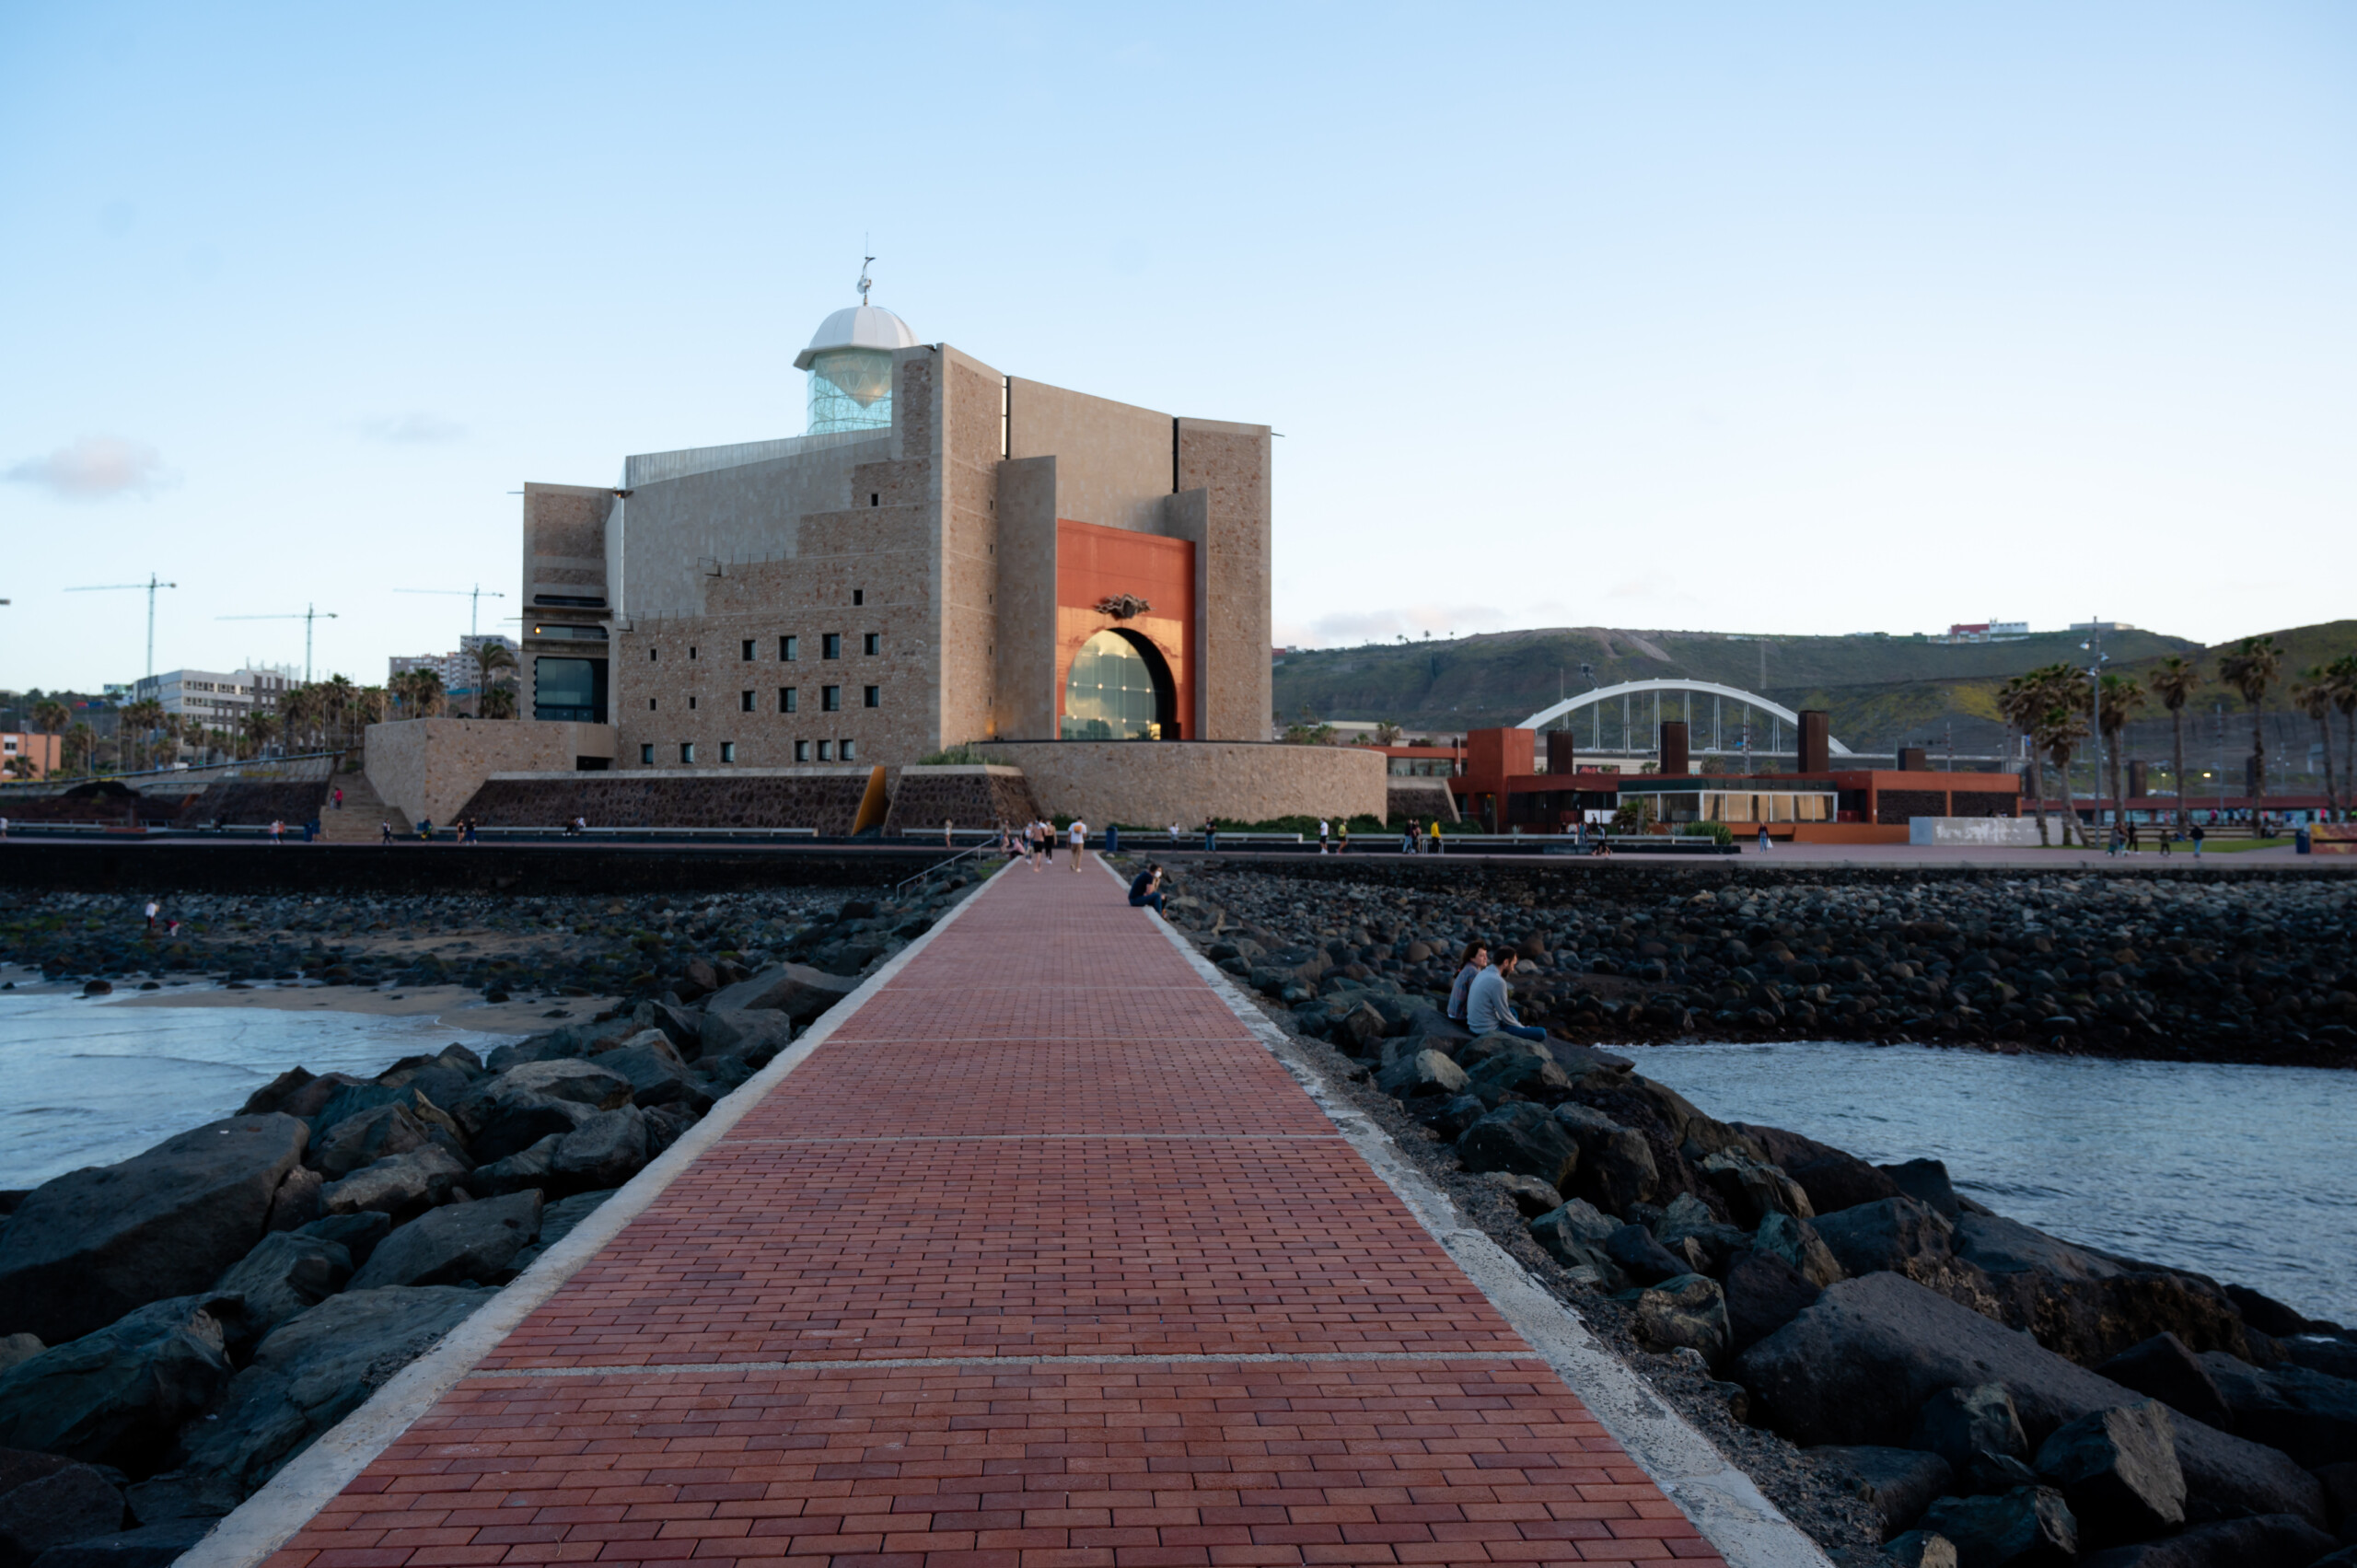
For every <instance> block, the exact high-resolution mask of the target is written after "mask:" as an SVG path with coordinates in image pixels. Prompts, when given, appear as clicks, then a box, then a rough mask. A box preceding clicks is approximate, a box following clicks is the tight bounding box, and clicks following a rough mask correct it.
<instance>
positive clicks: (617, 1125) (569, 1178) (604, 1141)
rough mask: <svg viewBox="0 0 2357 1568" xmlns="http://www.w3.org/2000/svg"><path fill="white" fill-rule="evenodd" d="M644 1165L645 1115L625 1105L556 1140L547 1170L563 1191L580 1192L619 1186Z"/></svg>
mask: <svg viewBox="0 0 2357 1568" xmlns="http://www.w3.org/2000/svg"><path fill="white" fill-rule="evenodd" d="M534 1146H535V1147H537V1146H538V1145H537V1144H536V1145H534ZM645 1164H646V1113H645V1112H644V1111H642V1110H640V1109H638V1107H636V1106H634V1105H626V1106H623V1107H622V1108H621V1109H619V1110H601V1111H599V1112H598V1114H597V1115H595V1116H593V1117H591V1118H590V1119H589V1120H588V1121H585V1122H583V1123H582V1124H581V1125H580V1126H578V1127H576V1128H575V1129H574V1130H573V1131H572V1132H567V1133H566V1134H565V1135H564V1136H563V1137H562V1138H560V1139H558V1140H557V1144H556V1147H555V1149H554V1150H553V1151H552V1153H551V1156H550V1159H549V1171H550V1174H551V1175H552V1177H554V1178H555V1179H556V1182H557V1185H558V1186H559V1187H560V1188H562V1189H563V1191H568V1192H579V1191H591V1190H594V1189H598V1188H613V1187H619V1186H621V1184H622V1183H623V1182H625V1181H628V1180H629V1179H631V1178H632V1177H633V1176H636V1175H637V1174H638V1173H639V1171H640V1169H641V1168H643V1167H644V1166H645Z"/></svg>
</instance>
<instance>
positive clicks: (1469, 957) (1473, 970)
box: [1448, 942, 1490, 1024]
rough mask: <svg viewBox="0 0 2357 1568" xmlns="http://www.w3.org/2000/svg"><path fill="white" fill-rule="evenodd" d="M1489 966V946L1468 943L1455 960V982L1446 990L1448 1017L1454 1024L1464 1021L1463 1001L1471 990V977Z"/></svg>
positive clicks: (1485, 943)
mask: <svg viewBox="0 0 2357 1568" xmlns="http://www.w3.org/2000/svg"><path fill="white" fill-rule="evenodd" d="M1489 965H1490V945H1489V944H1488V943H1487V942H1468V943H1467V944H1465V954H1464V956H1463V957H1462V958H1459V959H1458V960H1457V980H1456V982H1455V983H1454V984H1452V985H1450V986H1449V988H1448V1016H1449V1017H1450V1019H1451V1020H1452V1021H1454V1022H1456V1023H1460V1024H1461V1023H1463V1022H1464V1021H1465V1000H1466V997H1467V995H1468V993H1470V992H1471V991H1472V989H1473V977H1474V976H1475V975H1477V974H1480V972H1481V971H1482V970H1485V969H1487V968H1488V967H1489Z"/></svg>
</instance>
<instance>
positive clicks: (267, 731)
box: [245, 708, 281, 757]
mask: <svg viewBox="0 0 2357 1568" xmlns="http://www.w3.org/2000/svg"><path fill="white" fill-rule="evenodd" d="M280 727H281V726H280V723H279V717H278V715H277V714H274V713H272V712H271V711H270V710H269V709H268V708H255V709H253V710H251V711H250V712H249V713H248V714H246V721H245V730H246V740H247V742H248V743H249V744H250V745H251V746H252V748H253V753H252V754H253V755H254V756H256V757H259V756H261V754H262V752H263V751H264V750H266V749H268V748H269V746H270V743H271V741H272V740H273V739H275V738H277V736H278V733H279V730H280Z"/></svg>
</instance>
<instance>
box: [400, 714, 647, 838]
mask: <svg viewBox="0 0 2357 1568" xmlns="http://www.w3.org/2000/svg"><path fill="white" fill-rule="evenodd" d="M367 756H368V783H369V784H370V786H371V787H373V788H374V789H375V790H376V792H377V799H379V800H382V801H383V802H385V803H386V804H387V805H388V806H390V807H393V809H395V810H396V811H399V812H400V813H401V816H402V818H403V819H406V820H407V821H408V822H410V823H411V824H412V825H414V824H415V823H416V822H417V819H419V818H421V817H430V818H432V819H434V820H435V821H436V822H447V821H451V820H453V819H456V818H457V817H458V815H459V811H460V810H461V809H462V808H463V807H465V806H466V804H467V802H468V800H469V799H470V797H471V796H473V795H474V793H475V791H476V790H478V789H480V788H481V787H482V782H483V781H484V780H485V779H487V778H489V777H490V776H491V775H492V774H493V773H504V772H520V771H525V770H534V771H538V770H548V771H552V772H553V771H558V770H563V771H566V772H570V771H572V770H573V769H574V768H575V767H577V766H578V765H579V763H580V762H581V761H582V760H583V759H588V760H590V761H608V762H610V761H612V759H613V756H614V731H613V727H612V726H610V725H602V724H554V723H542V722H541V721H540V720H537V719H404V720H402V721H401V722H399V723H397V724H372V725H370V726H368V747H367Z"/></svg>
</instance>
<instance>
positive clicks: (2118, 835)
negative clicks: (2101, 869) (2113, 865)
mask: <svg viewBox="0 0 2357 1568" xmlns="http://www.w3.org/2000/svg"><path fill="white" fill-rule="evenodd" d="M2127 847H2128V835H2127V834H2126V833H2125V832H2122V831H2121V830H2120V827H2119V823H2117V822H2114V823H2113V824H2112V825H2111V832H2110V834H2109V836H2108V837H2107V838H2106V839H2105V840H2104V843H2103V853H2104V858H2105V859H2107V860H2117V859H2119V852H2120V851H2121V850H2123V849H2125V848H2127Z"/></svg>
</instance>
